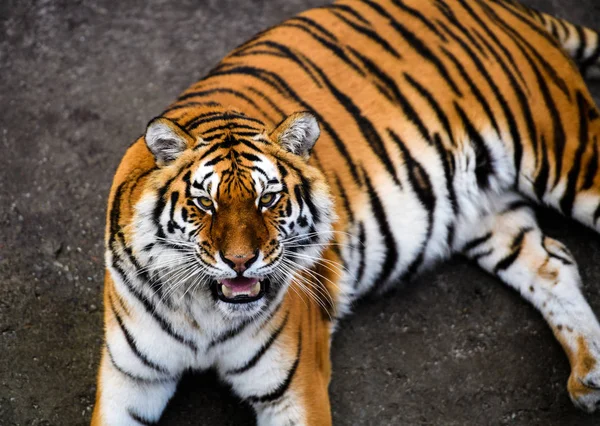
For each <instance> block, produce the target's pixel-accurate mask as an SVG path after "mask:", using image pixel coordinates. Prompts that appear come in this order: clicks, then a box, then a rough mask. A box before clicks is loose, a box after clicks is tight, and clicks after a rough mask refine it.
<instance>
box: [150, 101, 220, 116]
mask: <svg viewBox="0 0 600 426" xmlns="http://www.w3.org/2000/svg"><path fill="white" fill-rule="evenodd" d="M197 106H207V107H219V106H221V104H220V103H218V102H213V101H210V102H195V101H190V102H184V103H182V104H180V103H175V104H173V105H171V106H170V107H169V108H167V109H166V110H164V111H163V112H162V114H161V115H165V114H167V113H169V112H172V111H176V110H178V109H184V108H188V107H197Z"/></svg>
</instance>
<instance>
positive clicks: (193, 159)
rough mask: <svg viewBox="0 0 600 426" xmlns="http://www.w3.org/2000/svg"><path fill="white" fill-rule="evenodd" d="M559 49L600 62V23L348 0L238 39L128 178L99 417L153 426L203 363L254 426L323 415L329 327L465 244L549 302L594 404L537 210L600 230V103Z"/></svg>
mask: <svg viewBox="0 0 600 426" xmlns="http://www.w3.org/2000/svg"><path fill="white" fill-rule="evenodd" d="M566 53H569V54H570V55H571V56H572V58H573V59H574V60H575V61H576V62H577V65H579V66H580V67H581V69H582V70H583V71H585V72H586V73H588V74H589V75H590V76H593V75H594V73H597V72H598V70H600V66H599V63H600V62H599V61H598V58H599V57H600V40H599V36H598V34H597V33H595V32H593V31H591V30H588V29H585V28H582V27H577V26H574V25H572V24H569V23H566V22H564V21H561V20H558V19H556V18H553V17H550V16H548V15H543V14H540V13H538V12H535V11H532V10H530V9H526V8H524V7H522V6H520V5H518V4H516V3H513V2H510V1H502V0H497V1H474V0H457V1H453V2H445V1H441V0H440V1H429V2H422V1H417V0H414V1H413V0H389V1H387V0H381V1H368V0H365V1H358V0H343V1H339V2H336V3H334V4H333V5H331V6H327V7H324V8H319V9H314V10H310V11H307V12H305V13H302V14H301V15H299V16H297V17H295V18H292V19H290V20H288V21H286V22H284V23H282V24H280V25H278V26H276V27H273V28H271V29H269V30H267V31H265V32H263V33H261V34H259V35H258V36H257V37H255V38H254V39H252V40H250V41H249V42H247V43H246V44H244V45H242V46H241V47H239V48H237V49H236V50H234V51H233V52H232V53H231V54H230V55H229V56H227V57H226V58H225V59H224V60H223V61H222V62H221V63H220V64H219V65H218V66H217V67H216V68H215V69H214V70H212V71H211V72H210V73H209V75H208V76H206V77H205V78H204V79H202V80H201V81H199V82H198V83H196V84H194V85H193V86H192V87H191V88H189V89H188V90H187V91H186V92H184V93H183V94H182V95H181V96H180V98H179V99H178V100H177V101H176V102H175V103H174V104H173V105H172V106H171V107H169V108H168V109H167V110H166V111H165V112H164V113H163V114H162V116H161V118H159V119H155V120H153V122H151V123H150V125H149V127H148V130H147V132H146V135H145V136H144V137H142V138H140V139H139V140H137V141H136V142H135V143H134V144H133V145H132V146H131V147H130V148H129V150H128V151H127V153H126V155H125V157H124V159H123V161H122V162H121V165H120V166H119V169H118V171H117V173H116V176H115V180H114V184H113V188H112V190H111V195H110V202H109V209H108V219H107V222H108V223H107V231H106V234H107V239H106V243H107V252H106V261H107V273H106V279H105V296H104V302H105V333H106V345H105V347H104V349H103V355H102V361H101V367H100V373H99V379H98V394H97V402H96V407H95V410H94V415H93V419H92V424H93V425H96V426H98V425H117V424H119V425H120V424H147V423H151V422H154V421H157V420H158V419H159V418H160V416H161V413H162V411H163V410H164V407H165V406H166V404H167V402H168V400H169V399H170V397H171V396H172V395H173V393H174V391H175V388H176V385H177V382H178V379H179V378H180V377H181V374H182V373H183V372H184V371H186V370H188V369H208V368H214V369H216V370H217V372H218V373H219V375H220V376H221V378H222V379H223V380H224V381H225V382H227V383H229V384H230V385H231V386H232V388H233V389H234V391H235V392H236V393H237V394H238V395H239V396H240V397H241V398H243V399H245V400H247V401H249V402H250V403H251V404H252V406H253V407H254V408H255V410H256V413H257V419H258V422H259V424H278V425H279V424H311V425H326V424H330V423H331V417H330V411H329V399H328V394H327V387H328V383H329V379H330V373H331V366H330V361H329V344H330V338H331V333H332V332H333V330H334V328H335V325H336V321H337V319H339V318H340V317H341V316H343V315H344V314H346V313H347V312H349V310H350V307H351V305H352V303H353V302H355V301H356V300H358V299H360V298H361V297H363V296H365V295H368V294H371V293H382V292H384V291H386V290H387V289H389V288H390V286H392V285H393V284H394V283H397V282H402V281H406V280H409V279H411V278H412V277H413V276H415V275H416V274H417V273H418V272H420V271H422V270H423V269H425V268H427V267H430V266H432V265H434V264H436V263H438V262H440V261H442V260H444V259H447V258H448V257H450V256H451V255H452V254H454V253H463V254H465V255H466V256H467V257H469V258H471V259H473V260H474V261H475V262H476V263H478V264H479V265H480V266H481V267H482V268H484V269H485V270H487V271H490V272H491V273H494V274H496V275H497V276H498V277H499V278H500V279H502V280H503V281H504V282H506V283H507V284H508V285H510V286H511V287H513V288H515V289H517V290H518V291H519V292H520V293H521V294H522V295H523V297H524V298H526V299H527V300H528V301H530V302H531V303H532V304H533V305H534V306H535V307H536V308H537V309H539V310H540V312H541V313H542V314H543V315H544V317H545V318H546V320H547V321H548V323H549V325H550V326H551V327H552V329H553V331H554V334H555V335H556V337H557V339H558V340H559V341H560V343H561V344H562V345H563V347H564V349H565V351H566V353H567V355H568V357H569V360H570V362H571V366H572V374H571V377H570V378H569V381H568V390H569V393H570V396H571V399H572V400H573V401H574V402H575V404H577V405H578V406H580V407H581V408H583V409H585V410H588V411H594V410H595V409H596V408H597V407H598V406H599V403H600V326H599V325H598V321H597V320H596V318H595V316H594V313H593V312H592V310H591V309H590V307H589V305H588V304H587V302H586V301H585V299H584V297H583V295H582V293H581V291H580V290H579V284H580V280H579V275H578V272H577V267H576V264H575V261H574V260H573V259H572V257H571V255H570V254H569V252H568V251H567V250H566V248H565V247H564V246H563V245H562V244H561V243H559V242H558V241H556V240H553V239H551V238H549V237H546V236H545V235H544V234H543V232H542V231H541V230H540V229H539V226H538V225H537V222H536V219H535V216H534V214H533V211H532V209H531V207H530V205H529V201H533V202H537V203H540V204H545V205H548V206H551V207H553V208H556V209H558V210H559V211H561V212H562V213H564V214H565V215H567V216H570V217H573V218H575V219H576V220H578V221H580V222H582V223H584V224H586V225H588V226H590V227H592V228H594V229H596V230H599V229H600V225H598V218H599V217H600V176H599V173H598V161H599V159H598V147H599V142H598V137H600V114H599V110H598V108H597V107H596V105H595V104H594V102H593V99H592V98H591V96H590V94H589V92H588V90H587V88H586V86H585V83H584V80H583V78H582V76H581V74H580V72H579V70H578V69H577V67H576V65H575V63H574V62H573V60H572V59H570V58H569V57H568V56H567V54H566ZM297 111H308V112H307V113H297V114H292V113H295V112H297ZM290 114H292V115H291V116H290V117H289V118H287V119H286V117H288V116H289V115H290ZM278 123H280V124H278ZM316 123H318V125H317V124H316ZM319 127H320V137H319ZM317 137H319V141H318V143H317V144H316V145H314V142H315V141H316V138H317ZM313 145H314V148H313ZM238 291H239V292H238ZM236 292H237V293H236Z"/></svg>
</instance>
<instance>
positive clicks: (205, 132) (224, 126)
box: [202, 120, 261, 137]
mask: <svg viewBox="0 0 600 426" xmlns="http://www.w3.org/2000/svg"><path fill="white" fill-rule="evenodd" d="M237 129H248V130H254V131H255V132H260V131H261V129H258V128H256V127H253V126H248V125H246V124H240V123H236V122H234V121H229V120H228V122H227V123H226V124H221V125H218V126H215V127H210V128H208V129H205V130H203V131H202V137H204V136H205V135H206V136H208V135H209V134H210V133H213V132H219V131H222V130H229V131H231V132H232V133H235V132H236V131H237Z"/></svg>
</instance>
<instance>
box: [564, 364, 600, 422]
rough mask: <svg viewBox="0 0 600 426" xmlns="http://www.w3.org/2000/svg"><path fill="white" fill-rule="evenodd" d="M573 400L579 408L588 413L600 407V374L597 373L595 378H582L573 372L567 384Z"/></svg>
mask: <svg viewBox="0 0 600 426" xmlns="http://www.w3.org/2000/svg"><path fill="white" fill-rule="evenodd" d="M567 389H568V390H569V396H570V397H571V401H573V404H575V405H576V406H577V407H578V408H581V409H582V410H583V411H587V412H588V413H593V412H594V411H596V410H598V409H600V375H599V374H596V376H595V377H594V378H593V379H590V378H581V377H578V376H577V375H575V374H574V373H572V374H571V377H569V382H568V385H567Z"/></svg>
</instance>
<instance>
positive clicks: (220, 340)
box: [207, 302, 282, 350]
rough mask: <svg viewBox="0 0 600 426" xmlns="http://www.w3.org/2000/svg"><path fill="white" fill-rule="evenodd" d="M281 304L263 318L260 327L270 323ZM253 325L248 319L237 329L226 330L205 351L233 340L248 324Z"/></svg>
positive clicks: (252, 321) (251, 320)
mask: <svg viewBox="0 0 600 426" xmlns="http://www.w3.org/2000/svg"><path fill="white" fill-rule="evenodd" d="M281 304H282V303H281V302H280V303H279V305H277V306H276V307H275V308H274V309H273V311H272V312H271V313H270V314H269V315H268V316H267V318H265V320H264V321H263V322H262V326H264V325H265V324H267V323H268V322H269V321H271V319H272V318H273V317H274V316H275V315H276V314H277V312H279V309H280V308H281ZM253 323H254V320H253V319H248V320H245V321H242V323H241V324H239V325H238V326H237V327H233V328H230V329H229V330H226V331H225V332H223V333H221V334H220V335H219V336H217V337H215V338H214V339H213V340H211V341H210V343H209V344H208V346H207V350H210V349H212V348H214V347H215V346H217V345H220V344H222V343H225V342H226V341H228V340H231V339H233V338H234V337H235V336H237V335H239V334H240V333H241V332H242V331H244V330H245V329H246V327H248V326H249V325H250V324H253Z"/></svg>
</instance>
